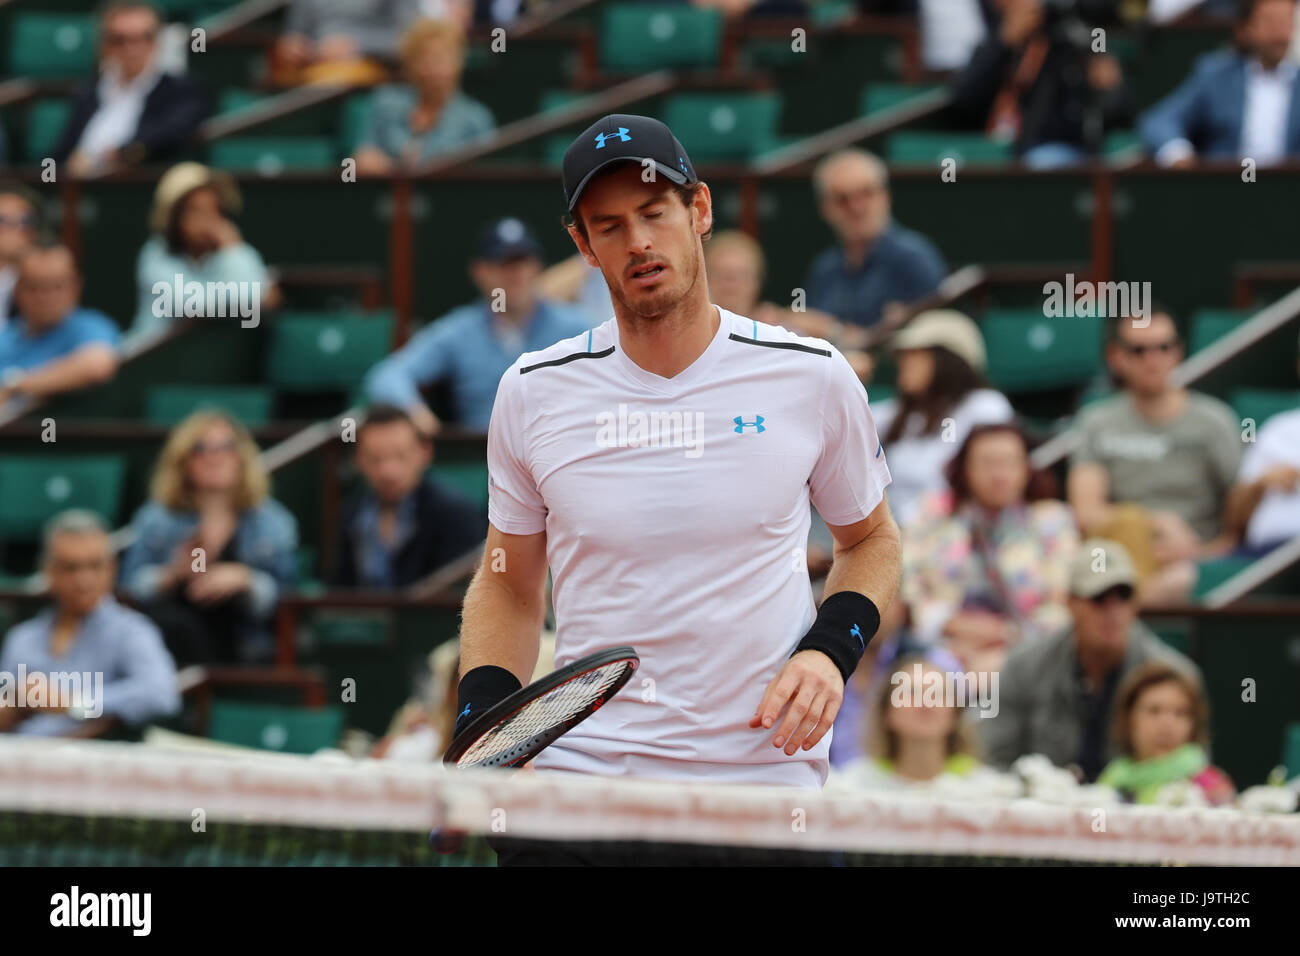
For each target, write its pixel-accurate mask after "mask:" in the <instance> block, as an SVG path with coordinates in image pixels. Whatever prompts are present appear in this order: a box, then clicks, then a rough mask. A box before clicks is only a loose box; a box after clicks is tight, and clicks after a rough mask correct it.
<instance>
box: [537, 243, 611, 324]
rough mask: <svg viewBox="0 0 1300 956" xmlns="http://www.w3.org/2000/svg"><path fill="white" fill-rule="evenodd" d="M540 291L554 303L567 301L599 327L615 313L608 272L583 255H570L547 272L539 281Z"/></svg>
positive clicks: (539, 292)
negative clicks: (606, 278) (588, 262)
mask: <svg viewBox="0 0 1300 956" xmlns="http://www.w3.org/2000/svg"><path fill="white" fill-rule="evenodd" d="M537 294H538V295H539V296H540V297H541V298H543V299H550V300H552V301H554V302H567V303H569V304H571V305H573V306H574V308H576V309H577V310H578V311H579V312H581V313H582V314H583V315H584V316H585V317H586V319H587V324H588V325H589V326H597V325H600V324H601V323H602V322H605V321H606V320H608V319H609V318H610V317H611V316H613V314H614V300H613V299H611V298H610V296H609V286H608V285H607V284H606V283H605V274H604V273H603V272H601V271H600V270H599V269H597V268H596V267H595V266H592V265H588V264H587V260H586V259H584V258H582V256H581V255H580V254H575V255H572V256H569V258H567V259H565V260H564V261H562V262H557V263H556V264H555V265H553V266H550V267H548V268H547V269H546V271H544V272H543V273H542V275H541V277H540V278H539V279H538V280H537Z"/></svg>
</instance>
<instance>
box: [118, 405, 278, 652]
mask: <svg viewBox="0 0 1300 956" xmlns="http://www.w3.org/2000/svg"><path fill="white" fill-rule="evenodd" d="M269 485H270V482H269V478H268V475H267V473H266V469H265V468H264V467H263V466H262V464H261V460H260V458H259V457H258V448H257V445H256V444H255V443H254V441H253V438H252V436H251V435H250V434H249V433H248V430H247V429H246V428H244V427H243V425H241V424H239V422H237V421H235V420H233V419H232V418H230V417H229V416H227V415H225V414H224V413H221V412H218V411H198V412H195V413H194V414H192V415H190V417H189V418H187V419H185V421H183V422H181V423H180V424H179V425H177V426H176V428H175V429H174V430H173V431H172V433H171V435H170V436H169V437H168V439H167V443H166V445H165V446H164V447H163V451H162V455H161V456H160V457H159V461H158V465H157V467H156V468H155V470H154V475H153V481H152V484H151V487H150V499H151V500H150V501H149V502H147V503H146V504H144V505H143V506H142V507H141V508H140V509H139V511H137V512H136V514H135V517H134V518H133V519H132V521H131V530H132V532H133V535H134V541H133V543H132V544H131V545H130V547H129V548H128V549H127V551H126V554H125V556H124V557H123V560H122V571H121V586H122V588H123V589H124V590H125V591H126V592H127V593H128V594H129V595H131V597H132V598H133V599H134V600H135V601H136V602H137V603H139V605H140V607H141V610H143V611H145V612H146V613H147V614H149V615H150V616H151V617H152V618H154V620H155V621H156V622H157V623H158V625H159V627H160V628H161V629H162V631H163V634H164V635H165V637H166V638H167V643H168V647H169V648H170V649H171V651H172V654H173V656H174V657H175V658H176V663H177V665H178V666H184V665H186V664H195V663H235V662H265V661H268V660H269V659H270V658H271V656H272V643H271V635H270V627H269V624H270V620H271V617H272V615H273V614H274V612H275V607H276V603H277V602H278V600H279V595H280V591H281V589H282V588H286V587H289V586H291V585H292V584H293V583H294V578H295V574H296V564H295V557H294V555H295V550H296V548H297V545H298V523H297V521H296V520H295V519H294V517H293V515H292V514H290V513H289V511H288V510H287V509H286V508H285V507H284V506H283V505H282V504H280V503H279V502H278V501H276V500H275V499H273V498H271V497H270V496H269Z"/></svg>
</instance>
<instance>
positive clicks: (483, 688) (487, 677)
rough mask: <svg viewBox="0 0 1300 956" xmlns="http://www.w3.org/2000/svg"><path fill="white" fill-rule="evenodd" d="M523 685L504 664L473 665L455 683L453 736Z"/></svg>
mask: <svg viewBox="0 0 1300 956" xmlns="http://www.w3.org/2000/svg"><path fill="white" fill-rule="evenodd" d="M523 686H524V685H523V684H521V683H519V678H518V677H516V676H515V675H514V674H512V673H510V672H509V671H508V670H506V669H505V668H504V667H496V666H495V665H492V664H485V665H483V666H482V667H476V668H474V669H473V670H472V671H470V672H469V673H468V674H466V675H465V676H464V677H462V678H461V679H460V683H459V684H458V685H457V686H456V729H455V731H453V733H452V736H453V737H458V736H460V732H461V731H462V730H464V729H465V728H466V726H468V725H469V723H470V721H472V720H473V719H474V718H475V717H477V716H478V715H479V714H481V713H483V712H484V711H485V710H487V709H489V708H490V707H493V706H495V705H496V704H499V703H501V701H503V700H505V699H506V698H507V697H509V696H510V695H511V694H513V693H514V692H515V691H517V690H519V689H520V688H521V687H523Z"/></svg>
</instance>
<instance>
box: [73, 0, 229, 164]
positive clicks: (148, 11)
mask: <svg viewBox="0 0 1300 956" xmlns="http://www.w3.org/2000/svg"><path fill="white" fill-rule="evenodd" d="M160 26H161V22H160V20H159V17H158V13H157V12H156V11H155V10H154V9H153V7H151V6H150V5H149V4H147V3H144V2H141V0H113V2H111V3H109V4H108V6H106V7H105V8H104V12H103V14H102V15H101V18H100V45H101V48H102V53H101V70H100V73H99V76H98V78H97V79H96V80H95V82H94V83H93V84H92V85H90V86H87V87H85V88H83V89H82V90H81V91H80V92H79V93H78V95H77V96H76V98H75V99H74V100H73V103H72V115H71V117H70V118H69V120H68V126H67V128H66V129H65V130H64V132H63V135H62V137H61V138H60V142H59V143H58V144H57V145H56V146H55V148H54V150H53V156H54V158H55V159H56V160H57V161H58V162H61V163H62V162H65V161H66V163H67V165H68V168H69V170H70V172H71V173H72V174H73V175H75V176H88V175H96V174H100V173H105V172H109V171H111V170H112V169H113V168H115V167H117V166H120V165H124V164H133V163H140V162H145V161H150V160H155V159H161V158H165V157H167V156H168V155H170V154H172V153H174V152H175V151H176V150H177V149H178V148H179V147H180V146H181V145H182V144H183V143H184V142H185V141H186V139H187V138H188V137H189V136H190V135H192V134H193V132H194V130H195V129H196V128H197V126H198V124H199V122H200V121H201V120H202V119H203V115H204V113H205V112H206V100H205V99H204V97H203V95H202V93H201V92H200V90H199V89H198V87H197V86H196V85H195V84H194V83H193V82H192V81H191V80H189V79H188V78H187V77H185V76H176V75H172V74H169V73H166V72H163V71H162V70H161V68H160V67H159V65H158V32H159V28H160Z"/></svg>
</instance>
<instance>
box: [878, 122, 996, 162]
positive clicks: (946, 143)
mask: <svg viewBox="0 0 1300 956" xmlns="http://www.w3.org/2000/svg"><path fill="white" fill-rule="evenodd" d="M885 158H886V159H887V160H888V161H889V162H891V163H897V164H899V165H900V166H932V167H936V168H937V167H938V166H940V164H942V163H943V162H944V160H947V159H954V160H956V161H957V168H958V169H961V168H962V167H963V166H1000V165H1002V164H1004V163H1008V162H1010V161H1011V159H1012V154H1011V145H1010V144H1009V143H999V142H995V141H993V140H991V139H989V138H988V137H987V136H985V135H983V134H982V133H954V132H948V131H943V132H936V131H930V130H906V131H904V132H899V133H895V134H893V135H892V136H890V137H889V145H888V147H887V149H886V151H885Z"/></svg>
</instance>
